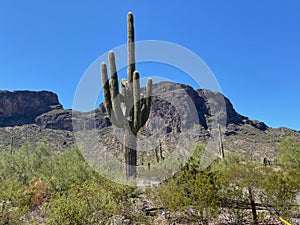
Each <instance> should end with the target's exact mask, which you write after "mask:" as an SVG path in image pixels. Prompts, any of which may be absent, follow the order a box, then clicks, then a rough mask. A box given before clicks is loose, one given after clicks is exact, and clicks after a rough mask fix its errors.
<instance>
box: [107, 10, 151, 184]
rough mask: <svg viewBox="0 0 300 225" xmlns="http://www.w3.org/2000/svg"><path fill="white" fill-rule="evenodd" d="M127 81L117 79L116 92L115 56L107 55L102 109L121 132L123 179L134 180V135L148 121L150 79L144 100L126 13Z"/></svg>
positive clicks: (130, 16) (132, 36)
mask: <svg viewBox="0 0 300 225" xmlns="http://www.w3.org/2000/svg"><path fill="white" fill-rule="evenodd" d="M127 22H128V70H127V74H128V80H126V79H124V78H123V79H121V81H120V92H119V85H118V74H117V69H116V62H115V56H114V53H113V52H112V51H110V52H109V67H110V80H109V79H108V75H107V67H106V64H105V63H104V62H103V63H102V64H101V74H102V85H103V90H104V100H105V107H106V110H107V113H108V116H109V118H110V120H111V122H112V123H113V125H115V126H117V127H119V128H123V129H124V143H123V144H124V159H125V176H126V178H136V175H137V174H136V163H137V152H136V147H137V142H136V137H137V133H138V131H139V130H140V128H141V127H142V126H144V125H145V123H146V122H147V120H148V118H149V114H150V107H151V95H152V79H151V78H148V80H147V84H146V91H145V96H143V95H142V94H141V93H140V80H139V78H140V76H139V73H138V72H137V71H136V70H135V43H134V26H133V15H132V13H128V15H127Z"/></svg>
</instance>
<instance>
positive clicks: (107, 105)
mask: <svg viewBox="0 0 300 225" xmlns="http://www.w3.org/2000/svg"><path fill="white" fill-rule="evenodd" d="M101 74H102V87H103V92H104V102H105V108H106V111H107V114H108V116H109V118H110V120H111V122H112V123H113V124H114V125H115V126H117V127H119V128H122V124H121V123H120V122H119V121H118V120H117V119H116V117H115V113H114V112H113V109H112V102H111V95H110V88H109V80H108V76H107V68H106V64H105V63H104V62H103V63H101Z"/></svg>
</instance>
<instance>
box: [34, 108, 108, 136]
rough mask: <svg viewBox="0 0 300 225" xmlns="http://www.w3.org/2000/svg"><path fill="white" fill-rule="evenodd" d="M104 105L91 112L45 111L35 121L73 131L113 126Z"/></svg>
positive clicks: (45, 125)
mask: <svg viewBox="0 0 300 225" xmlns="http://www.w3.org/2000/svg"><path fill="white" fill-rule="evenodd" d="M103 109H105V108H104V106H103V107H102V109H101V107H99V108H98V109H96V110H94V111H91V112H87V113H84V112H79V111H74V110H73V111H72V110H70V109H69V110H52V111H50V112H47V113H44V114H42V115H40V116H38V117H37V118H36V119H35V123H36V124H37V125H39V126H41V127H43V128H50V129H56V130H69V131H73V125H75V126H76V128H75V130H84V129H86V130H91V129H94V128H98V129H102V128H104V127H108V126H111V122H110V121H109V119H108V118H107V116H106V114H105V111H104V112H102V111H103Z"/></svg>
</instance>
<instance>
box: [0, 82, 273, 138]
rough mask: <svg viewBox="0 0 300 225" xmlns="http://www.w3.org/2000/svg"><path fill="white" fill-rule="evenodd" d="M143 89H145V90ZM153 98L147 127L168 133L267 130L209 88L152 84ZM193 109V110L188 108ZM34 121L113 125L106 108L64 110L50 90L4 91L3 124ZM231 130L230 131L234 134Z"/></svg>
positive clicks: (67, 126) (0, 98)
mask: <svg viewBox="0 0 300 225" xmlns="http://www.w3.org/2000/svg"><path fill="white" fill-rule="evenodd" d="M142 91H143V90H142ZM153 95H154V97H153V100H152V108H151V113H150V117H149V120H148V122H147V124H146V129H148V130H149V131H151V130H153V129H159V130H164V132H165V133H172V132H175V133H179V132H181V131H182V129H183V128H185V129H188V128H189V127H192V126H193V124H198V125H200V126H201V127H202V128H201V129H204V130H211V129H212V128H213V127H214V128H216V126H217V125H218V124H221V125H222V126H226V127H229V128H230V127H233V126H228V125H230V124H233V125H235V126H240V125H245V124H248V125H250V126H252V127H254V128H256V129H259V130H262V131H265V130H267V129H268V127H267V125H266V124H264V123H263V122H259V121H255V120H250V119H249V118H247V117H245V116H242V115H240V114H239V113H237V112H236V111H235V109H234V108H233V106H232V104H231V102H230V100H229V99H227V98H226V97H224V96H223V95H222V94H221V93H218V92H212V91H210V90H206V89H199V90H194V89H193V88H192V87H190V86H188V85H184V84H176V83H172V82H160V83H158V84H154V85H153ZM189 110H190V111H189ZM32 123H35V124H37V125H39V126H41V127H43V128H50V129H57V130H68V131H72V130H73V126H74V124H75V126H76V127H75V130H83V129H86V130H90V129H93V128H98V129H102V128H105V127H108V126H111V122H110V120H109V119H108V117H107V115H106V110H105V107H104V105H103V103H102V104H100V106H99V108H97V109H96V110H93V111H91V112H86V113H83V112H78V111H72V110H63V109H62V106H61V104H60V103H59V101H58V98H57V95H56V94H54V93H52V92H48V91H40V92H32V91H15V92H9V91H1V92H0V127H5V126H17V125H24V124H32ZM234 129H238V128H232V129H230V130H229V131H228V132H227V134H229V135H234V134H235V130H234Z"/></svg>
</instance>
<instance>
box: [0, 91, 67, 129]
mask: <svg viewBox="0 0 300 225" xmlns="http://www.w3.org/2000/svg"><path fill="white" fill-rule="evenodd" d="M55 109H62V105H61V104H60V103H59V101H58V97H57V95H56V94H54V93H52V92H49V91H39V92H34V91H14V92H10V91H0V127H6V126H20V125H24V124H32V123H34V122H35V118H36V117H37V116H38V115H41V114H42V113H45V112H49V111H52V110H55Z"/></svg>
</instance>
